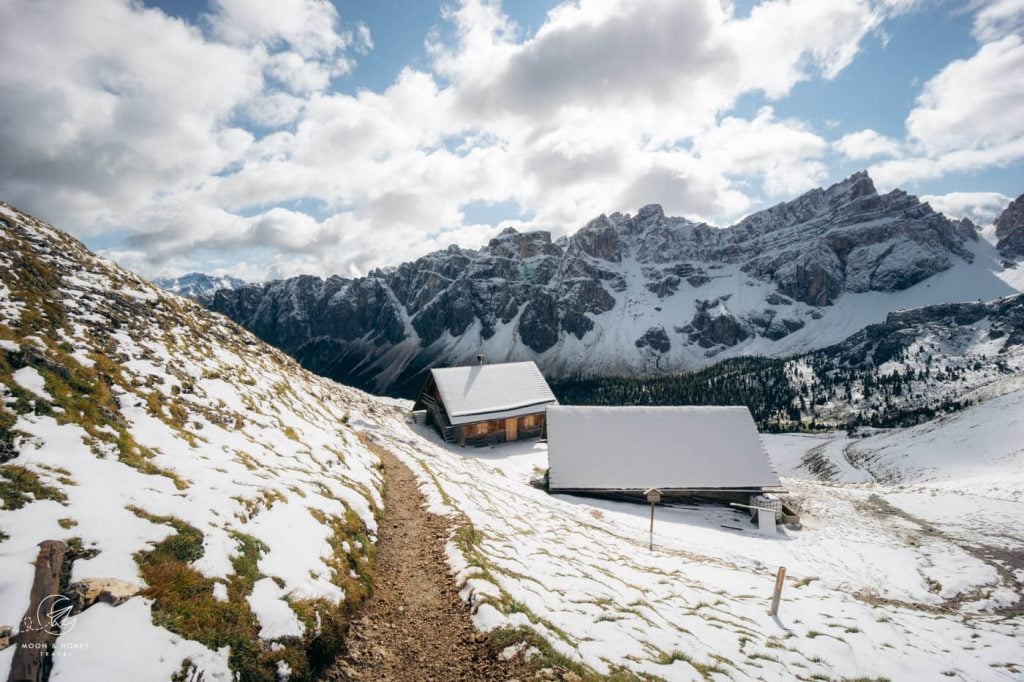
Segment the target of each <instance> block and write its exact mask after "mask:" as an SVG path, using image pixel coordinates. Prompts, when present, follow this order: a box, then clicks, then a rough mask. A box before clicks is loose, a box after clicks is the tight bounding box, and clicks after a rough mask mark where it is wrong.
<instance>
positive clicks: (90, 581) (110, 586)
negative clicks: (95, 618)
mask: <svg viewBox="0 0 1024 682" xmlns="http://www.w3.org/2000/svg"><path fill="white" fill-rule="evenodd" d="M141 590H142V588H141V587H140V586H138V585H135V584H134V583H130V582H127V581H124V580H118V579H117V578H84V579H82V580H79V581H77V582H75V583H72V584H71V585H70V586H69V587H68V590H67V592H66V595H67V596H68V597H69V598H70V599H71V600H72V601H73V602H74V603H75V608H74V612H75V613H81V612H82V611H85V610H86V609H87V608H89V607H90V606H92V605H93V604H96V603H102V604H110V605H111V606H119V605H121V604H123V603H124V602H126V601H128V600H129V599H131V598H132V597H134V596H135V595H137V594H138V593H139V592H140V591H141Z"/></svg>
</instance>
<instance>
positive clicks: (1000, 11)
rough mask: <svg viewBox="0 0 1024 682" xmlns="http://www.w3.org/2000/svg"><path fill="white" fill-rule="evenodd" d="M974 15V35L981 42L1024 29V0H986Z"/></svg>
mask: <svg viewBox="0 0 1024 682" xmlns="http://www.w3.org/2000/svg"><path fill="white" fill-rule="evenodd" d="M975 4H980V9H979V10H978V13H977V14H975V16H974V35H975V36H976V37H977V38H978V39H979V40H981V41H982V42H989V41H993V40H998V39H1000V38H1003V37H1005V36H1007V35H1009V34H1011V33H1020V32H1021V30H1022V29H1024V0H987V2H983V3H975Z"/></svg>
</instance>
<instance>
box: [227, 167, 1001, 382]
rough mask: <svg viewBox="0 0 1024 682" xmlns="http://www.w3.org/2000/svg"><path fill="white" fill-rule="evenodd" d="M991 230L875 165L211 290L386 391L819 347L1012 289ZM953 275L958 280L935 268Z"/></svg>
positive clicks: (633, 369) (235, 310)
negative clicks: (710, 205)
mask: <svg viewBox="0 0 1024 682" xmlns="http://www.w3.org/2000/svg"><path fill="white" fill-rule="evenodd" d="M974 239H975V231H974V228H973V225H971V224H969V223H966V224H965V223H963V222H955V221H952V220H949V219H948V218H946V217H945V216H943V215H941V214H938V213H935V212H934V211H932V210H931V208H930V207H929V206H928V205H927V204H922V203H921V202H920V201H919V200H918V199H917V198H916V197H914V196H911V195H909V194H907V193H905V192H902V191H899V190H894V191H893V192H890V193H888V194H885V195H879V194H878V192H877V190H876V188H875V186H874V183H873V182H872V181H871V178H870V177H869V176H868V175H867V173H863V172H861V173H855V174H854V175H852V176H850V177H849V178H846V179H845V180H843V181H841V182H838V183H836V184H834V185H832V186H830V187H828V188H824V189H815V190H812V191H810V192H806V193H804V194H803V195H801V196H800V197H797V198H796V199H793V200H792V201H788V202H784V203H780V204H778V205H776V206H773V207H771V208H768V209H766V210H763V211H759V212H757V213H754V214H752V215H750V216H749V217H747V218H745V219H744V220H742V221H740V222H739V223H738V224H736V225H733V226H731V227H725V228H715V227H711V226H708V225H704V224H698V223H694V222H692V221H690V220H687V219H685V218H677V217H670V216H666V215H665V212H664V210H663V208H662V207H661V206H659V205H657V204H650V205H647V206H644V207H642V208H640V210H639V211H638V212H637V213H636V214H634V215H628V214H622V213H611V214H607V215H605V214H602V215H600V216H598V217H596V218H594V219H593V220H591V221H589V222H588V223H587V224H586V225H584V226H583V227H582V228H580V229H579V230H577V231H576V232H575V233H574V234H571V235H569V236H568V237H560V238H559V239H558V240H557V241H552V239H551V234H550V233H548V232H544V231H534V232H521V231H518V230H516V229H514V228H508V229H505V230H503V231H502V232H501V233H500V234H498V235H497V236H495V237H494V238H493V239H491V240H490V241H489V243H488V244H487V245H486V246H485V247H484V248H482V249H480V250H470V249H459V248H457V247H452V248H450V249H448V250H445V251H437V252H435V253H432V254H429V255H427V256H424V257H423V258H421V259H419V260H417V261H414V262H411V263H405V264H402V265H400V266H398V267H397V268H395V269H394V270H392V271H390V272H384V271H380V272H377V273H375V274H374V276H372V277H368V278H363V279H362V280H349V281H342V280H339V281H337V282H334V281H330V280H328V281H323V280H319V279H317V278H304V279H299V278H295V279H292V280H286V281H284V282H279V283H273V284H270V285H266V286H262V287H246V288H245V289H243V290H241V291H238V292H224V291H221V292H218V294H217V297H216V298H215V299H214V301H213V303H212V304H211V307H212V308H213V309H214V310H217V311H219V312H224V313H226V314H228V315H229V316H230V317H231V318H232V319H234V320H236V321H238V322H241V323H242V324H244V325H245V326H246V327H247V328H249V329H250V330H252V331H254V332H256V333H257V334H258V335H260V336H261V337H263V338H264V339H266V340H269V341H270V342H271V343H274V344H275V345H278V346H279V347H281V348H283V349H284V350H287V351H288V352H290V353H292V354H293V355H295V356H296V357H298V358H299V359H300V360H302V362H303V363H304V364H305V365H306V366H307V367H310V368H313V369H315V370H316V371H320V372H323V373H324V374H326V375H327V376H330V377H332V378H335V379H338V380H340V381H343V382H345V383H353V384H356V385H358V386H360V387H366V388H370V389H372V390H378V391H393V392H396V393H403V392H406V391H407V390H409V389H412V388H414V387H415V388H418V386H417V384H418V383H419V381H420V373H421V372H422V371H423V369H424V368H426V367H429V366H432V365H434V364H437V363H443V364H458V363H461V362H466V361H471V360H472V358H473V357H474V356H475V355H476V353H478V352H481V351H482V352H484V353H485V354H486V355H487V357H489V358H494V359H495V361H501V360H535V361H536V362H538V363H539V364H540V366H541V368H542V369H543V370H544V371H545V372H546V373H548V374H551V375H553V376H559V375H562V376H564V375H572V374H577V373H581V372H582V373H600V372H605V373H617V374H643V373H650V372H664V371H680V370H688V369H694V368H696V367H702V366H705V365H707V364H711V363H712V362H715V361H717V360H716V359H721V358H725V357H730V356H732V355H743V354H751V353H753V354H759V355H782V354H791V353H793V352H802V351H806V350H810V349H813V348H818V347H821V346H822V345H824V344H825V343H826V342H827V343H833V342H836V341H838V340H840V339H841V338H842V336H845V335H847V334H848V333H851V332H852V331H853V330H855V329H857V328H860V326H863V325H866V324H869V323H871V322H880V321H881V320H883V319H884V315H885V314H886V313H888V312H891V311H893V310H896V309H898V308H900V307H909V306H910V305H920V304H921V302H939V303H941V302H947V301H948V300H950V299H949V296H951V295H954V294H950V292H953V291H955V292H956V293H955V296H956V297H957V298H956V300H975V299H978V298H982V299H986V300H988V299H991V298H994V297H996V296H1001V295H1006V294H1010V293H1012V290H1011V289H1010V288H1009V286H1008V285H1006V284H1005V283H1004V282H1002V281H1001V280H998V279H996V278H995V277H994V276H993V275H992V273H991V272H990V270H989V269H986V268H985V267H984V263H983V262H979V264H978V265H977V266H974V265H973V261H974V255H975V253H976V252H979V251H978V250H979V249H990V252H991V253H990V254H989V255H991V256H994V254H995V249H994V248H992V247H990V246H989V245H987V244H979V243H975V242H974V241H972V240H974ZM983 260H984V259H983ZM937 276H941V277H944V278H945V280H943V281H946V283H945V284H941V285H940V286H934V285H932V284H931V282H932V281H935V280H933V279H932V278H935V277H937ZM950 280H956V281H957V282H963V283H964V284H963V285H962V286H961V285H960V284H957V285H955V286H951V285H949V283H948V281H950ZM903 292H908V293H907V294H904V293H903ZM865 294H866V295H869V296H868V297H862V296H861V295H865ZM868 300H870V301H871V303H870V304H868V303H866V301H868ZM851 310H852V311H855V314H854V315H853V316H854V318H855V319H856V320H859V321H858V322H851V321H850V319H848V318H849V316H850V314H851V313H850V311H851ZM851 324H852V325H854V326H853V327H851V326H850V325H851ZM857 325H860V326H857ZM843 330H846V333H843V335H842V336H838V334H839V333H841V332H842V331H843Z"/></svg>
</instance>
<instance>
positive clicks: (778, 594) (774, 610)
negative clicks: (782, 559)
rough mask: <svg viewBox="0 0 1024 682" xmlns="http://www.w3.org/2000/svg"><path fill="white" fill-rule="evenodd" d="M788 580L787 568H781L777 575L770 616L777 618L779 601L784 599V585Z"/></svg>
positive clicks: (769, 611)
mask: <svg viewBox="0 0 1024 682" xmlns="http://www.w3.org/2000/svg"><path fill="white" fill-rule="evenodd" d="M785 580H786V567H785V566H779V572H778V573H776V574H775V591H774V592H772V607H771V609H769V610H768V615H770V616H776V615H778V613H779V600H780V599H781V598H782V583H783V582H784V581H785Z"/></svg>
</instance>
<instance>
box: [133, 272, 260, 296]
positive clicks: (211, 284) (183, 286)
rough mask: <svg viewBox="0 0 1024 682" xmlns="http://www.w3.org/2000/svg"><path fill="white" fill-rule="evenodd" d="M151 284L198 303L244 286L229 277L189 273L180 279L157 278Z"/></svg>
mask: <svg viewBox="0 0 1024 682" xmlns="http://www.w3.org/2000/svg"><path fill="white" fill-rule="evenodd" d="M153 284H156V285H157V286H158V287H161V288H163V289H166V290H167V291H170V292H173V293H175V294H178V295H179V296H187V297H189V298H192V299H196V300H198V301H202V300H206V299H209V298H210V297H212V296H213V294H214V293H216V292H218V291H220V290H221V289H228V290H233V289H238V288H240V287H243V286H245V280H241V279H238V278H237V277H232V276H231V275H219V276H218V275H206V274H203V273H201V272H190V273H188V274H187V275H182V276H181V277H158V278H157V279H154V280H153Z"/></svg>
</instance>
